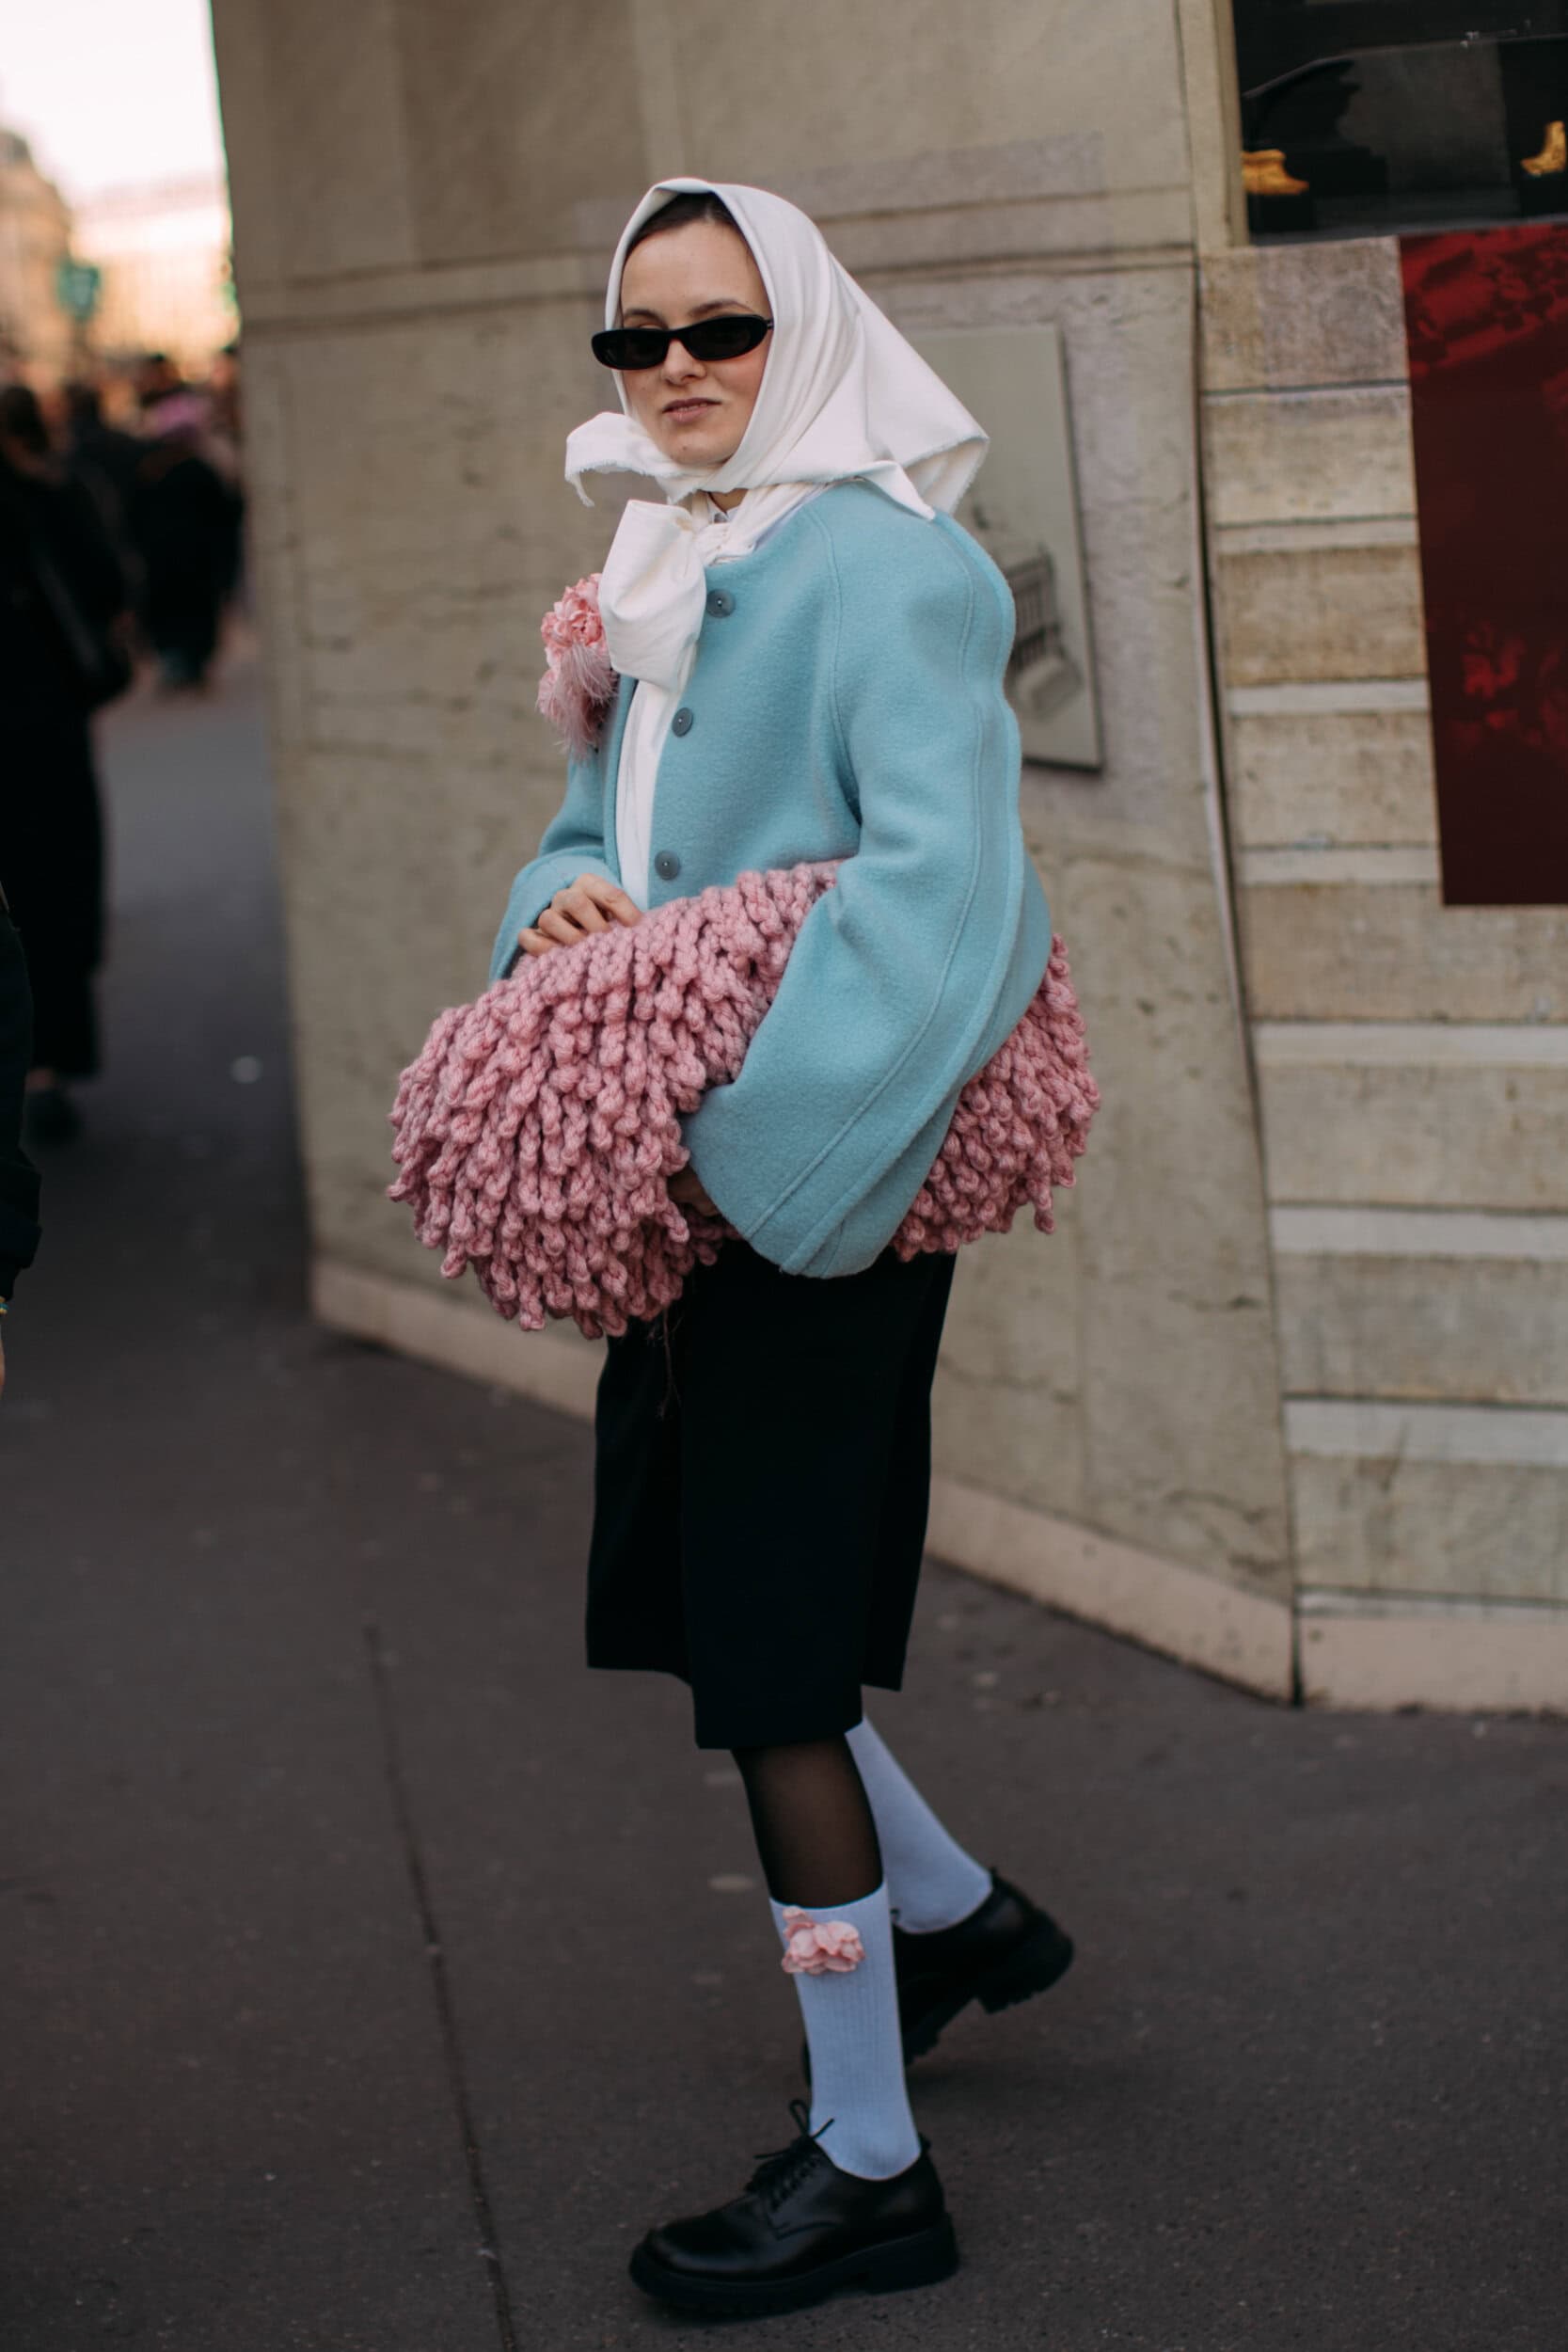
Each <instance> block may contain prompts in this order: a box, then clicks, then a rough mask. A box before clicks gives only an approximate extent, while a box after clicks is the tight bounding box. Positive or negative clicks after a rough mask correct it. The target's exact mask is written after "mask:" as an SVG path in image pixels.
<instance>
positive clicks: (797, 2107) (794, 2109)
mask: <svg viewBox="0 0 1568 2352" xmlns="http://www.w3.org/2000/svg"><path fill="white" fill-rule="evenodd" d="M789 2112H790V2114H791V2115H792V2116H793V2117H794V2119H795V2123H796V2137H795V2138H793V2139H792V2140H791V2141H790V2143H789V2145H788V2147H787V2148H774V2149H772V2150H770V2151H769V2152H768V2153H766V2154H764V2155H763V2157H762V2160H761V2162H760V2163H759V2164H758V2166H757V2169H756V2170H755V2171H754V2172H753V2173H752V2177H751V2179H750V2180H749V2181H748V2182H747V2184H746V2188H747V2192H748V2194H749V2195H755V2196H759V2197H760V2198H761V2199H762V2201H763V2202H764V2204H765V2205H766V2206H767V2207H768V2212H769V2213H771V2212H773V2211H774V2209H775V2208H776V2207H777V2206H778V2205H779V2204H780V2203H781V2202H782V2201H783V2200H784V2198H785V2197H787V2196H788V2195H789V2193H790V2191H791V2190H792V2189H793V2188H794V2187H795V2186H796V2185H797V2184H798V2183H799V2182H800V2180H801V2179H802V2178H803V2176H804V2175H805V2174H806V2173H807V2172H809V2171H810V2170H811V2169H812V2167H813V2166H814V2165H815V2164H816V2161H817V2159H818V2158H819V2156H820V2155H821V2154H822V2153H823V2152H822V2150H821V2149H819V2148H818V2146H817V2144H816V2143H817V2141H818V2140H819V2139H820V2138H821V2137H822V2135H823V2133H824V2132H825V2131H826V2130H827V2128H828V2124H829V2123H831V2122H832V2120H833V2119H832V2116H831V2115H830V2116H829V2118H828V2120H827V2122H825V2123H818V2125H817V2127H816V2131H815V2132H814V2131H813V2130H812V2128H811V2109H810V2108H809V2107H808V2106H807V2105H806V2103H805V2101H804V2100H803V2099H791V2101H790V2103H789Z"/></svg>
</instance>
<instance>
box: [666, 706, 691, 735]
mask: <svg viewBox="0 0 1568 2352" xmlns="http://www.w3.org/2000/svg"><path fill="white" fill-rule="evenodd" d="M694 716H695V714H694V712H692V711H689V710H688V708H687V707H686V705H685V704H684V703H683V704H682V705H681V707H680V708H679V709H678V710H677V711H676V713H675V715H674V717H673V719H672V720H671V722H670V732H671V734H672V735H689V734H690V732H691V722H692V719H693V717H694Z"/></svg>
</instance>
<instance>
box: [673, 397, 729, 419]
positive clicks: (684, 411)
mask: <svg viewBox="0 0 1568 2352" xmlns="http://www.w3.org/2000/svg"><path fill="white" fill-rule="evenodd" d="M718 405H719V403H718V402H717V401H716V400H673V401H672V402H671V403H670V405H669V407H668V408H666V410H665V411H664V413H665V415H666V416H667V417H673V419H674V421H675V422H676V423H677V424H679V423H680V422H681V421H682V420H683V419H684V418H687V417H700V416H701V415H702V413H703V411H704V409H705V408H717V407H718Z"/></svg>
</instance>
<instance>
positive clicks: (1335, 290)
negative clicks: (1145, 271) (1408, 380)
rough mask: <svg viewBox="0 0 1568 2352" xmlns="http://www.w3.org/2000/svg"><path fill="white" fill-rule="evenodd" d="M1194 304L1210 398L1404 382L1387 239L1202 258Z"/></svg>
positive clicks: (1399, 304) (1391, 243)
mask: <svg viewBox="0 0 1568 2352" xmlns="http://www.w3.org/2000/svg"><path fill="white" fill-rule="evenodd" d="M1199 303H1200V310H1201V314H1202V321H1203V381H1204V389H1206V390H1208V391H1221V390H1226V391H1235V390H1252V389H1265V388H1273V387H1278V386H1291V385H1302V384H1376V383H1400V382H1402V381H1403V380H1404V379H1405V377H1406V375H1407V373H1408V369H1407V363H1406V359H1405V348H1404V302H1403V295H1402V289H1401V284H1400V255H1399V245H1398V243H1397V241H1396V240H1395V239H1394V238H1392V237H1375V238H1365V239H1361V238H1346V239H1336V240H1335V241H1333V242H1332V243H1324V244H1323V245H1278V246H1247V247H1245V248H1243V249H1241V250H1238V251H1236V252H1233V253H1210V254H1205V256H1204V259H1203V266H1202V274H1201V279H1200V293H1199Z"/></svg>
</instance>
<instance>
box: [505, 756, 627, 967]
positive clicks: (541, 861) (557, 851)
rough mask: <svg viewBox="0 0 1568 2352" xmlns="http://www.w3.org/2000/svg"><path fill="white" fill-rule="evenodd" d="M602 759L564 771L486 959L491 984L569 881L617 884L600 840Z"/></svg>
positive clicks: (575, 764)
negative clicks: (557, 800) (584, 877)
mask: <svg viewBox="0 0 1568 2352" xmlns="http://www.w3.org/2000/svg"><path fill="white" fill-rule="evenodd" d="M604 809H605V791H604V769H603V756H602V754H601V753H599V752H594V753H593V754H591V755H590V756H589V757H588V758H587V759H574V760H573V761H572V763H571V765H570V767H569V768H568V769H567V771H566V797H565V799H564V800H563V801H562V803H561V806H560V808H559V810H558V811H557V812H556V814H555V816H554V817H553V818H551V819H550V821H549V823H548V824H547V825H546V828H545V832H544V836H543V838H542V839H541V841H540V844H539V853H538V855H537V856H536V857H533V858H531V859H530V860H529V863H528V864H527V865H526V866H524V867H523V869H522V872H521V873H520V874H519V875H518V876H517V877H516V880H515V882H513V885H512V889H511V893H510V895H509V897H508V898H507V901H506V913H505V914H503V915H502V917H501V926H500V930H499V931H498V932H497V934H496V944H495V946H494V948H493V950H492V951H491V956H490V978H491V981H492V982H494V981H496V980H499V979H500V978H502V977H503V976H504V975H505V974H506V973H507V972H509V971H510V970H511V968H512V965H513V963H514V961H515V958H516V954H517V933H518V932H519V931H521V930H528V929H529V928H530V927H531V925H532V924H533V923H535V922H536V921H537V920H538V918H539V916H540V915H541V914H543V913H544V911H545V909H546V907H547V906H548V905H549V902H550V900H551V899H552V898H554V897H555V894H556V892H557V891H558V890H564V888H565V887H566V884H567V883H568V882H576V880H577V878H578V875H579V874H603V875H604V877H605V879H606V880H607V881H609V882H613V881H614V879H615V874H614V868H613V866H611V864H610V858H609V855H608V853H607V850H606V847H605V837H604Z"/></svg>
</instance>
